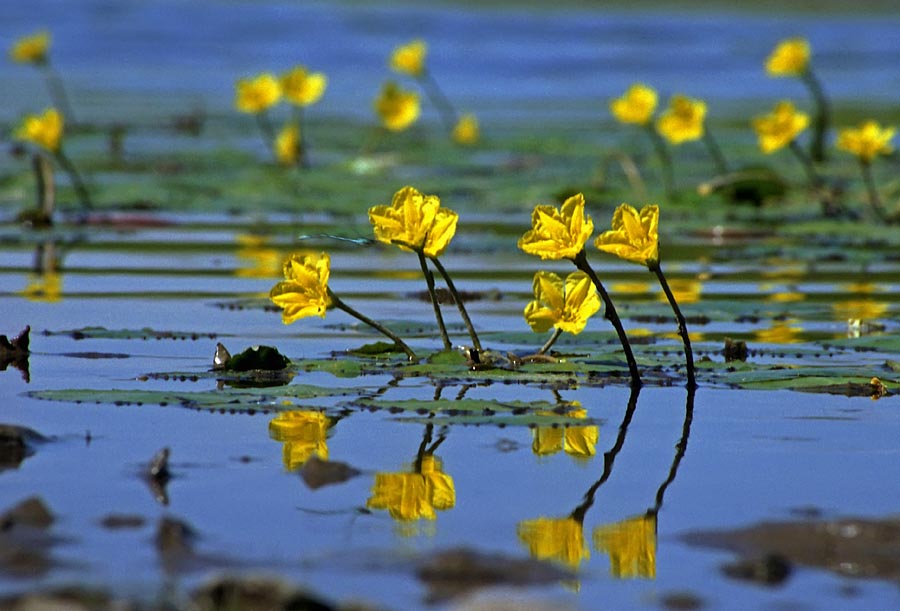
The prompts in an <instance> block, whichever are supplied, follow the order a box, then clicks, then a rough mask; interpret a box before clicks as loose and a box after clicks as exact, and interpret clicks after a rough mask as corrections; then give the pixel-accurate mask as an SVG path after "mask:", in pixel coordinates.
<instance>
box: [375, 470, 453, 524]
mask: <svg viewBox="0 0 900 611" xmlns="http://www.w3.org/2000/svg"><path fill="white" fill-rule="evenodd" d="M441 467H442V466H441V461H440V459H439V458H436V457H434V456H431V455H425V456H423V457H422V467H421V470H420V471H418V472H416V471H412V472H399V473H376V474H375V483H374V485H373V486H372V496H371V497H369V499H368V500H367V501H366V507H368V508H369V509H386V510H387V511H388V513H389V514H390V516H391V517H392V518H394V519H395V520H400V521H404V522H408V521H412V520H420V519H422V518H425V519H426V520H434V519H436V518H437V514H436V513H435V511H445V510H447V509H452V508H453V506H454V505H455V504H456V489H455V487H454V484H453V478H452V477H450V476H449V475H447V474H446V473H444V472H442V470H441Z"/></svg>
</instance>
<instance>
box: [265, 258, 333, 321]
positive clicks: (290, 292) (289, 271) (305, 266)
mask: <svg viewBox="0 0 900 611" xmlns="http://www.w3.org/2000/svg"><path fill="white" fill-rule="evenodd" d="M330 265H331V259H330V258H329V256H328V254H327V253H324V252H323V253H321V254H319V255H314V254H310V255H301V254H299V253H294V254H292V255H291V256H290V258H288V259H287V260H286V261H285V263H284V278H285V279H284V281H283V282H279V283H278V284H276V285H275V286H273V287H272V290H271V291H269V299H271V300H272V302H273V303H274V304H275V305H277V306H278V307H280V308H282V309H283V310H284V311H283V312H282V314H281V319H282V321H283V322H284V324H286V325H287V324H290V323H292V322H294V321H295V320H299V319H301V318H306V317H307V316H320V317H322V318H325V313H326V311H327V310H328V308H329V306H331V297H329V295H328V277H329V274H330Z"/></svg>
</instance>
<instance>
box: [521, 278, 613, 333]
mask: <svg viewBox="0 0 900 611" xmlns="http://www.w3.org/2000/svg"><path fill="white" fill-rule="evenodd" d="M532 287H533V290H534V301H531V302H529V304H528V305H527V306H525V320H526V321H527V322H528V324H529V326H530V327H531V329H532V331H535V332H536V333H543V332H545V331H547V330H549V329H550V328H551V327H556V328H557V329H560V330H562V331H566V332H568V333H571V334H573V335H578V334H579V333H581V332H582V331H583V330H584V327H585V325H587V321H588V318H590V317H591V316H593V315H594V314H596V313H597V312H598V311H599V310H600V297H599V296H598V295H597V290H596V289H595V288H594V285H593V283H592V282H591V279H590V278H588V276H587V274H585V273H584V272H582V271H577V272H572V273H571V274H569V275H568V276H566V281H565V284H564V283H563V281H562V280H561V279H560V277H559V276H557V275H556V274H554V273H552V272H544V271H540V272H537V273H536V274H535V275H534V282H533V285H532Z"/></svg>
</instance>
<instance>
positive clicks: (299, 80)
mask: <svg viewBox="0 0 900 611" xmlns="http://www.w3.org/2000/svg"><path fill="white" fill-rule="evenodd" d="M327 85H328V78H327V77H326V76H325V75H324V74H322V73H321V72H309V71H308V70H307V69H306V67H305V66H295V67H294V68H292V69H291V70H289V71H288V72H286V73H284V74H283V75H282V76H281V89H282V92H283V93H284V98H285V99H286V100H287V101H288V102H290V103H291V104H296V105H297V106H311V105H313V104H315V103H316V102H318V101H319V99H320V98H321V97H322V94H324V93H325V87H326V86H327Z"/></svg>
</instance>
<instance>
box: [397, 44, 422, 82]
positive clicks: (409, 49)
mask: <svg viewBox="0 0 900 611" xmlns="http://www.w3.org/2000/svg"><path fill="white" fill-rule="evenodd" d="M427 55H428V45H427V44H426V43H425V41H424V40H421V39H416V40H413V41H411V42H409V43H407V44H405V45H400V46H398V47H397V48H396V49H394V52H393V53H391V59H390V62H389V63H390V67H391V69H392V70H395V71H396V72H399V73H400V74H408V75H409V76H416V77H418V76H422V74H423V73H424V72H425V58H426V57H427Z"/></svg>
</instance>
